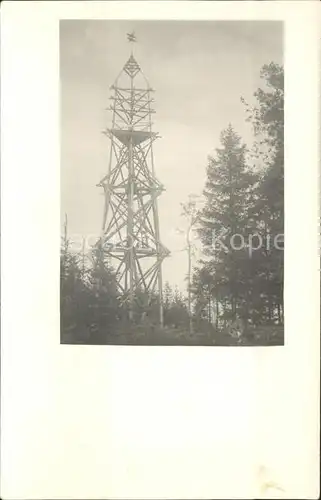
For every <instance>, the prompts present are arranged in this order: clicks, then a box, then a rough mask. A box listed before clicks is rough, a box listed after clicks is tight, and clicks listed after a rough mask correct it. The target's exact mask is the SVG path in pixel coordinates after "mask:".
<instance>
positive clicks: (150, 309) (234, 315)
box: [60, 62, 284, 345]
mask: <svg viewBox="0 0 321 500" xmlns="http://www.w3.org/2000/svg"><path fill="white" fill-rule="evenodd" d="M261 80H262V88H258V89H257V91H256V92H255V94H254V96H253V102H254V105H253V104H251V105H249V104H248V103H247V102H246V100H245V99H244V98H243V97H242V96H240V99H241V101H242V103H243V106H244V112H245V117H246V118H245V119H246V120H247V121H248V122H249V124H250V126H251V127H252V129H253V133H254V137H255V141H254V144H251V146H250V147H248V145H246V144H245V143H244V141H243V140H242V137H241V136H240V135H239V134H238V132H237V131H236V130H235V129H234V127H233V123H232V122H231V123H228V121H227V127H226V129H225V130H222V132H221V136H220V147H219V148H217V149H216V150H215V153H214V154H213V155H211V156H209V157H208V163H207V165H204V168H206V183H205V185H204V191H203V195H202V196H203V204H202V207H201V209H198V208H197V205H196V203H195V201H194V199H193V197H192V196H191V198H190V199H189V200H188V202H186V203H184V204H183V212H184V215H185V216H186V217H187V218H189V220H190V228H191V230H192V231H193V233H194V234H195V235H196V237H197V238H198V241H199V242H200V245H201V251H202V252H201V253H202V258H201V259H199V260H198V261H197V262H196V263H195V265H194V266H193V269H192V271H191V272H190V273H188V275H187V279H186V283H187V284H186V292H184V293H182V292H181V291H180V290H179V289H177V288H175V287H174V288H173V287H171V286H170V284H169V283H165V284H164V289H163V309H164V328H160V327H159V325H158V309H157V303H158V297H157V296H156V295H154V296H151V297H148V300H145V301H144V300H142V301H139V300H138V301H137V305H136V306H135V307H136V310H135V311H134V319H133V320H132V321H129V320H128V306H127V305H126V302H124V301H123V297H122V296H121V294H120V293H119V291H118V289H117V282H116V276H115V272H114V270H113V268H112V267H111V266H110V265H109V264H107V263H106V262H105V263H103V261H102V259H101V258H100V256H99V252H98V251H93V253H92V259H91V261H90V262H91V264H90V265H88V263H87V260H85V256H84V254H83V253H82V252H79V253H75V252H74V251H73V250H72V242H71V241H69V238H68V232H67V227H66V228H65V229H66V230H65V232H64V234H63V236H62V242H61V253H60V271H61V275H60V317H61V339H60V340H61V343H71V344H76V343H80V344H124V345H125V344H132V345H282V344H283V342H284V328H283V325H284V310H283V274H284V272H283V270H284V265H283V262H284V240H283V232H284V72H283V67H282V66H280V65H278V64H275V63H273V62H271V63H269V64H267V65H265V66H263V67H262V69H261ZM139 293H141V294H142V295H143V292H139ZM140 303H141V304H143V303H144V304H145V306H144V307H140V306H139V304H140ZM146 304H148V305H146Z"/></svg>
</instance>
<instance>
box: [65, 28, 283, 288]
mask: <svg viewBox="0 0 321 500" xmlns="http://www.w3.org/2000/svg"><path fill="white" fill-rule="evenodd" d="M133 30H134V31H135V34H136V37H137V43H136V44H135V45H134V47H133V50H134V56H135V58H136V60H137V62H138V63H139V65H140V66H141V68H142V70H143V72H144V74H145V76H146V77H147V79H148V81H149V83H150V85H151V87H152V88H153V89H155V95H154V96H153V97H154V98H155V103H154V108H155V110H156V114H155V115H153V123H154V131H155V132H159V134H160V136H161V138H160V139H158V140H157V141H155V143H154V159H155V170H156V175H157V178H158V179H159V180H160V182H161V183H162V184H163V185H164V186H165V189H166V191H165V192H164V193H163V194H162V195H161V196H160V198H159V201H158V206H159V217H160V230H161V240H162V243H163V244H164V245H165V246H166V247H167V248H168V249H169V250H170V251H171V256H170V257H168V258H167V259H165V261H164V263H163V280H164V281H168V282H169V283H170V284H171V285H172V286H175V285H177V286H178V287H179V288H180V289H181V290H182V291H184V289H185V287H186V282H185V277H186V273H187V254H186V251H184V247H185V240H184V235H183V234H181V233H180V232H179V231H178V230H179V229H184V227H185V222H184V219H183V218H182V217H181V205H180V204H181V203H183V202H186V201H187V200H188V196H189V195H190V194H196V195H201V194H202V191H203V188H204V184H205V180H206V166H207V158H208V155H213V154H215V148H216V147H219V145H220V144H219V137H220V133H221V131H222V130H223V129H224V128H226V127H227V126H228V124H229V123H230V122H231V123H232V125H233V127H234V128H235V130H236V131H237V132H238V134H239V135H241V137H242V139H243V140H244V142H245V143H246V144H248V145H249V146H250V145H251V143H252V142H253V133H252V130H251V126H250V124H248V123H247V122H246V113H245V108H244V105H243V104H242V103H241V101H240V98H241V97H244V98H245V100H246V101H247V102H250V103H253V102H254V98H253V94H254V92H255V91H256V90H257V88H258V87H260V86H261V87H262V86H263V85H264V84H263V82H262V80H261V79H260V69H261V67H262V66H263V65H264V64H268V63H270V62H271V61H273V62H276V63H279V64H283V30H282V24H281V23H279V22H272V21H270V22H269V21H217V22H213V21H211V22H207V21H198V22H195V21H138V22H137V21H134V22H133V21H101V20H97V21H95V20H90V21H84V20H64V21H61V22H60V95H61V110H60V115H61V121H60V125H61V223H63V219H64V214H67V216H68V234H69V237H70V239H71V240H74V241H78V242H79V241H80V240H81V239H82V238H83V237H86V238H87V239H88V240H89V241H90V239H91V237H93V238H96V237H98V235H99V231H100V227H101V222H102V213H103V196H102V190H101V188H98V187H96V184H97V183H98V182H99V181H100V179H101V178H102V177H103V176H104V175H106V173H107V169H108V159H109V142H108V139H107V138H106V136H105V135H103V134H102V133H101V132H102V130H104V129H106V128H107V127H109V126H110V121H111V113H110V112H108V111H106V108H107V107H108V106H109V105H110V101H109V97H110V96H111V95H112V94H111V91H110V86H111V85H112V84H113V83H114V81H115V79H116V77H117V76H118V74H119V73H120V71H121V69H122V67H123V66H124V64H125V63H126V61H127V59H128V58H129V56H130V51H131V49H132V45H133V44H130V43H129V42H128V41H127V37H126V33H128V32H131V31H133ZM197 257H198V256H197V255H196V257H195V258H196V260H197ZM195 263H196V261H195Z"/></svg>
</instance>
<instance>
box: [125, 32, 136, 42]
mask: <svg viewBox="0 0 321 500" xmlns="http://www.w3.org/2000/svg"><path fill="white" fill-rule="evenodd" d="M127 40H128V41H129V42H137V40H136V35H135V32H134V31H132V32H131V33H127Z"/></svg>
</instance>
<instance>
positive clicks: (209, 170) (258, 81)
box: [60, 20, 284, 347]
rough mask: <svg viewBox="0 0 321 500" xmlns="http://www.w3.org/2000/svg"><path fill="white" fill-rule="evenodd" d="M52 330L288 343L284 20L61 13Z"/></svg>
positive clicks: (144, 338)
mask: <svg viewBox="0 0 321 500" xmlns="http://www.w3.org/2000/svg"><path fill="white" fill-rule="evenodd" d="M60 144H61V151H60V160H61V173H60V175H61V207H60V208H61V218H60V219H61V220H60V223H61V251H60V342H61V343H62V344H94V345H106V344H109V345H151V346H152V345H154V346H166V345H167V346H176V345H183V346H189V345H190V346H197V345H199V346H240V347H241V346H272V345H284V308H283V279H284V263H283V262H284V71H283V23H282V22H281V21H121V20H119V21H118V20H109V21H104V20H61V21H60Z"/></svg>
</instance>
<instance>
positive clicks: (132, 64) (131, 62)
mask: <svg viewBox="0 0 321 500" xmlns="http://www.w3.org/2000/svg"><path fill="white" fill-rule="evenodd" d="M123 69H124V71H125V72H126V73H127V75H128V76H130V77H131V78H134V77H135V76H136V75H137V73H139V72H140V71H141V69H140V66H139V64H138V62H137V61H136V59H135V58H134V56H133V54H131V56H130V58H129V59H128V61H127V62H126V64H125V66H124V68H123Z"/></svg>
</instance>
